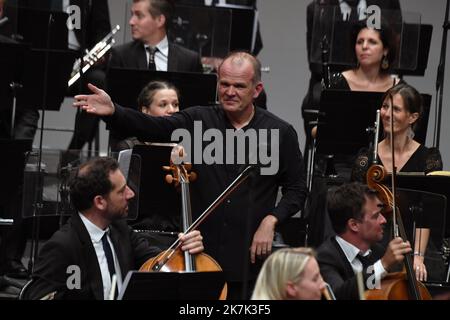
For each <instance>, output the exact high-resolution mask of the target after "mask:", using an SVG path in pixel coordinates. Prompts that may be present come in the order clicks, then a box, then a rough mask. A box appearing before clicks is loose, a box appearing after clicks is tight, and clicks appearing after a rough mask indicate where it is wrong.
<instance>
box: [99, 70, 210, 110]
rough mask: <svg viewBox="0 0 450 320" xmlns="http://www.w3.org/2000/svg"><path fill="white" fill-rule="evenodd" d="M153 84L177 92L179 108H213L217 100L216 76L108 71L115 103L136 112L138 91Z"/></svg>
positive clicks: (109, 84) (141, 71) (187, 73)
mask: <svg viewBox="0 0 450 320" xmlns="http://www.w3.org/2000/svg"><path fill="white" fill-rule="evenodd" d="M154 80H162V81H168V82H170V83H172V84H173V85H175V86H176V87H177V88H178V90H179V92H180V108H181V109H184V108H188V107H191V106H195V105H213V104H215V103H216V97H217V75H215V74H202V73H190V72H163V71H148V70H137V69H121V68H110V69H109V71H108V75H107V88H108V90H107V91H108V92H109V94H110V95H111V98H112V100H113V101H114V102H116V103H118V104H120V105H122V106H124V107H128V108H133V109H136V110H138V109H139V108H138V107H139V106H138V105H137V98H138V96H139V93H140V92H141V90H142V89H143V88H144V87H145V86H146V85H147V84H148V83H149V82H150V81H154Z"/></svg>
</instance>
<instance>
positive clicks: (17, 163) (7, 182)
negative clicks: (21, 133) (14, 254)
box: [0, 139, 32, 224]
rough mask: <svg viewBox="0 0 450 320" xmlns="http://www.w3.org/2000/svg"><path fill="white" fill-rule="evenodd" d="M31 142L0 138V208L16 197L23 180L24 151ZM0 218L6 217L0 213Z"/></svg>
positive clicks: (29, 147)
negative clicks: (0, 178) (0, 172)
mask: <svg viewBox="0 0 450 320" xmlns="http://www.w3.org/2000/svg"><path fill="white" fill-rule="evenodd" d="M31 143H32V141H31V140H10V139H0V150H2V156H0V168H2V171H3V181H4V183H2V184H0V208H3V207H7V206H8V205H9V204H10V202H11V199H16V198H17V194H18V193H19V188H20V186H21V184H22V182H23V174H24V172H23V171H24V170H23V169H24V166H25V158H26V152H27V151H29V150H31ZM0 218H6V217H5V216H3V215H2V214H0ZM8 218H14V217H8ZM0 221H1V219H0ZM10 222H11V223H12V222H13V221H10ZM8 224H9V223H8Z"/></svg>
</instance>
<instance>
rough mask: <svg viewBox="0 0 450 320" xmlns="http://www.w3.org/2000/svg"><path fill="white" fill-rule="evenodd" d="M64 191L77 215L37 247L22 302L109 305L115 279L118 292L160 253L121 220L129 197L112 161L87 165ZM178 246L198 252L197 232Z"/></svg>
mask: <svg viewBox="0 0 450 320" xmlns="http://www.w3.org/2000/svg"><path fill="white" fill-rule="evenodd" d="M69 185H70V196H71V200H72V203H73V205H74V207H75V209H76V210H77V211H78V213H75V214H74V215H73V216H72V218H71V220H69V222H68V223H67V224H66V225H64V226H63V227H62V228H61V229H60V230H59V231H57V232H56V233H55V234H54V235H53V236H52V238H51V239H50V240H48V241H47V242H46V243H45V244H44V246H43V247H42V249H41V251H40V253H39V257H38V260H37V263H36V266H35V270H34V273H33V278H32V282H31V284H30V285H29V287H28V288H27V290H26V293H25V296H24V298H25V299H40V298H42V297H46V298H54V299H77V300H80V299H97V300H103V299H108V297H110V294H111V289H113V288H111V287H112V276H113V275H114V274H115V275H116V277H117V285H118V291H120V290H121V289H122V281H123V279H124V278H125V276H126V274H127V272H128V271H130V270H136V269H139V267H140V266H141V265H142V264H143V263H144V262H145V261H146V260H147V259H148V258H150V257H153V256H155V255H156V254H158V253H159V251H160V250H159V249H158V248H156V247H154V246H151V245H150V244H149V243H148V242H147V240H146V239H145V238H142V236H140V235H139V234H138V233H135V232H133V231H132V230H131V228H130V227H128V225H127V223H126V221H125V220H124V218H126V217H127V215H128V201H129V200H130V199H132V198H133V197H134V192H133V190H131V189H130V188H129V187H128V186H127V184H126V180H125V177H124V176H123V174H122V173H121V171H120V170H119V164H118V163H117V161H116V160H114V159H112V158H94V159H91V160H90V161H88V162H87V163H85V164H83V165H82V166H81V167H80V168H79V170H78V172H77V174H76V176H75V177H74V178H73V179H72V180H71V181H70V184H69ZM181 241H182V247H181V248H182V250H183V251H189V253H191V254H196V253H199V252H201V251H203V243H202V237H201V235H200V232H199V231H192V232H190V233H188V234H186V235H182V236H181Z"/></svg>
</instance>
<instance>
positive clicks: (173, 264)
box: [139, 150, 227, 300]
mask: <svg viewBox="0 0 450 320" xmlns="http://www.w3.org/2000/svg"><path fill="white" fill-rule="evenodd" d="M182 152H183V151H182V150H181V151H180V156H181V158H182ZM191 169H192V165H191V164H180V165H175V164H173V162H172V161H171V165H170V166H169V167H163V170H165V171H170V172H171V174H168V175H166V178H165V179H166V182H167V183H169V184H174V185H175V187H181V208H182V224H183V230H184V232H186V233H187V232H190V231H192V230H194V229H193V228H190V227H191V226H192V210H191V203H190V193H189V182H191V181H194V180H195V179H196V177H197V175H196V173H195V172H191ZM139 271H152V272H159V271H161V272H180V271H188V272H212V271H222V268H221V267H220V265H219V264H218V263H217V261H215V260H214V259H213V258H212V257H211V256H209V255H207V254H206V253H200V254H196V255H191V254H190V253H189V252H188V251H184V252H183V251H182V250H181V243H180V241H179V239H177V241H175V242H174V243H173V244H172V246H170V248H169V249H168V250H166V251H163V252H161V253H160V254H159V255H157V256H156V257H154V258H150V259H148V260H147V261H146V262H145V263H144V264H143V265H142V266H141V268H140V269H139ZM226 297H227V284H226V283H225V285H224V287H223V289H222V292H221V294H220V297H219V299H220V300H225V299H226Z"/></svg>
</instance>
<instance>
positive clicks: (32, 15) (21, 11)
mask: <svg viewBox="0 0 450 320" xmlns="http://www.w3.org/2000/svg"><path fill="white" fill-rule="evenodd" d="M34 2H36V1H33V3H34ZM30 5H31V4H28V6H27V7H19V8H18V15H17V17H18V24H17V32H18V34H19V37H20V38H21V39H20V40H21V41H23V42H26V43H30V44H31V46H32V47H33V48H36V49H46V48H47V47H48V46H47V37H50V39H49V43H50V48H52V49H59V50H66V49H67V48H68V36H67V25H66V23H67V19H68V17H69V15H68V14H67V13H66V12H62V11H50V10H45V9H44V10H43V9H41V8H39V9H35V8H30V7H29V6H30ZM50 14H51V16H52V19H53V23H52V24H53V26H54V27H53V28H50V29H49V28H48V25H49V17H50Z"/></svg>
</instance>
